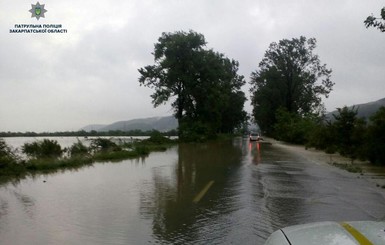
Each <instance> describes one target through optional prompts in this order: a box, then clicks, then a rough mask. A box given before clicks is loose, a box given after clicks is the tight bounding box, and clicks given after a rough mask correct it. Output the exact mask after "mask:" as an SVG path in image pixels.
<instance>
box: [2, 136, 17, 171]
mask: <svg viewBox="0 0 385 245" xmlns="http://www.w3.org/2000/svg"><path fill="white" fill-rule="evenodd" d="M17 161H18V157H17V156H16V154H15V153H14V151H13V150H12V149H11V148H10V147H9V146H8V145H7V144H6V143H5V141H4V139H1V138H0V169H1V168H4V167H8V166H11V165H14V164H16V163H17Z"/></svg>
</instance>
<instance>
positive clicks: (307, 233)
mask: <svg viewBox="0 0 385 245" xmlns="http://www.w3.org/2000/svg"><path fill="white" fill-rule="evenodd" d="M302 244H306V245H313V244H314V245H315V244H317V245H318V244H335V245H354V244H372V245H376V244H378V245H379V244H385V221H352V222H341V223H338V222H318V223H310V224H304V225H295V226H289V227H285V228H282V229H280V230H278V231H275V232H274V233H272V234H271V235H270V237H269V238H268V239H267V241H266V243H265V245H302Z"/></svg>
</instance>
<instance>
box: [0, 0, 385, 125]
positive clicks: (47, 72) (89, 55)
mask: <svg viewBox="0 0 385 245" xmlns="http://www.w3.org/2000/svg"><path fill="white" fill-rule="evenodd" d="M39 2H40V4H45V9H46V10H47V12H46V13H45V18H40V19H39V20H37V19H36V18H31V13H30V12H29V10H30V9H31V4H36V2H35V1H25V0H13V1H5V0H0V9H1V15H0V55H1V63H0V105H1V106H0V131H21V132H24V131H35V132H42V131H66V130H71V131H72V130H78V129H80V128H81V127H83V126H85V125H88V124H109V123H113V122H115V121H120V120H128V119H133V118H139V117H153V116H167V115H171V114H172V109H171V107H170V105H164V106H160V107H158V108H154V107H153V106H152V104H151V98H150V95H151V93H152V90H151V89H149V88H146V87H141V86H139V83H138V78H139V73H138V68H140V67H143V66H145V65H150V64H153V56H152V55H151V52H153V49H154V43H156V42H157V39H158V38H159V36H160V35H161V34H162V32H175V31H180V30H183V31H189V30H194V31H196V32H199V33H202V34H203V35H204V36H205V38H206V41H207V42H208V44H207V47H208V48H213V49H214V50H215V51H218V52H221V53H224V54H225V55H226V56H227V57H229V58H231V59H235V60H237V61H239V63H240V74H242V75H244V76H245V78H246V80H247V82H249V80H250V79H249V77H250V73H251V72H252V71H254V70H256V69H257V68H258V64H259V62H260V61H261V59H262V57H263V55H264V53H265V51H266V50H267V48H268V46H269V44H270V43H271V42H278V41H279V40H281V39H284V38H286V39H291V38H294V37H299V36H301V35H303V36H305V37H308V38H310V37H314V38H316V39H317V48H316V50H315V53H317V54H318V55H319V56H320V60H321V62H322V63H326V64H327V67H328V68H331V69H332V70H333V73H332V80H333V82H335V86H334V90H333V92H332V93H331V94H330V97H329V98H328V99H326V100H324V102H325V105H326V108H327V110H329V111H331V110H334V109H335V108H336V107H342V106H344V105H352V104H358V103H365V102H369V101H374V100H378V99H381V98H384V97H385V81H384V78H385V69H384V68H385V67H384V59H385V33H381V32H380V31H378V30H376V29H373V28H371V29H366V28H365V27H364V25H363V21H364V20H365V18H366V17H367V16H368V15H370V14H371V13H373V14H375V15H377V16H379V15H380V9H381V8H382V7H383V6H385V2H384V1H379V0H366V1H362V0H350V1H348V0H345V1H344V0H338V1H335V0H323V1H315V0H314V1H311V0H302V1H300V0H297V1H295V0H293V1H290V0H289V1H288V0H105V1H98V0H83V1H74V0H67V1H57V0H50V1H45V0H41V1H40V0H39ZM15 24H61V25H62V26H63V28H65V29H67V30H68V32H67V33H65V34H48V33H47V34H15V33H9V29H12V28H14V25H15ZM244 90H245V91H246V92H247V93H246V94H247V97H248V98H249V97H250V94H249V92H248V87H246V86H245V88H244ZM246 109H247V110H248V111H251V106H250V101H247V102H246Z"/></svg>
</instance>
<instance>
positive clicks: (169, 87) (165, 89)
mask: <svg viewBox="0 0 385 245" xmlns="http://www.w3.org/2000/svg"><path fill="white" fill-rule="evenodd" d="M205 45H206V42H205V39H204V37H203V35H202V34H198V33H196V32H193V31H190V32H188V33H186V32H175V33H163V34H162V36H161V37H160V38H159V39H158V43H156V44H155V50H154V53H153V55H154V59H155V64H154V65H149V66H145V67H144V68H140V69H139V73H140V74H141V76H140V78H139V83H140V84H141V85H144V86H147V87H150V88H153V89H154V90H155V92H154V93H153V94H152V95H151V97H152V99H153V101H152V102H153V104H154V106H155V107H156V106H159V105H161V104H163V103H165V102H167V101H170V100H172V104H171V105H172V107H173V109H174V112H175V117H176V118H177V119H178V122H179V136H180V137H181V138H183V137H185V138H188V137H190V136H191V134H195V133H196V134H197V137H199V135H201V136H202V135H203V136H204V137H206V136H207V135H211V136H215V134H217V133H218V132H224V131H225V132H231V131H232V130H233V129H234V128H235V127H236V126H239V125H240V124H241V123H242V122H243V121H244V117H246V113H245V112H244V111H243V104H244V102H245V100H246V98H245V95H244V93H243V92H242V91H241V87H242V86H243V85H244V84H245V81H244V78H243V76H240V75H238V74H237V72H238V66H239V64H238V62H236V61H234V60H230V59H228V58H226V57H225V56H224V55H223V54H221V53H217V52H214V51H213V50H206V49H204V46H205ZM189 135H190V136H189ZM194 137H195V136H194ZM190 138H191V137H190Z"/></svg>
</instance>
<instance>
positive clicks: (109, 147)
mask: <svg viewBox="0 0 385 245" xmlns="http://www.w3.org/2000/svg"><path fill="white" fill-rule="evenodd" d="M90 149H91V150H92V151H95V152H99V151H102V152H106V151H120V150H121V148H120V147H119V146H118V145H117V144H116V143H114V142H113V141H111V140H110V139H104V138H96V139H92V140H91V145H90Z"/></svg>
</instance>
